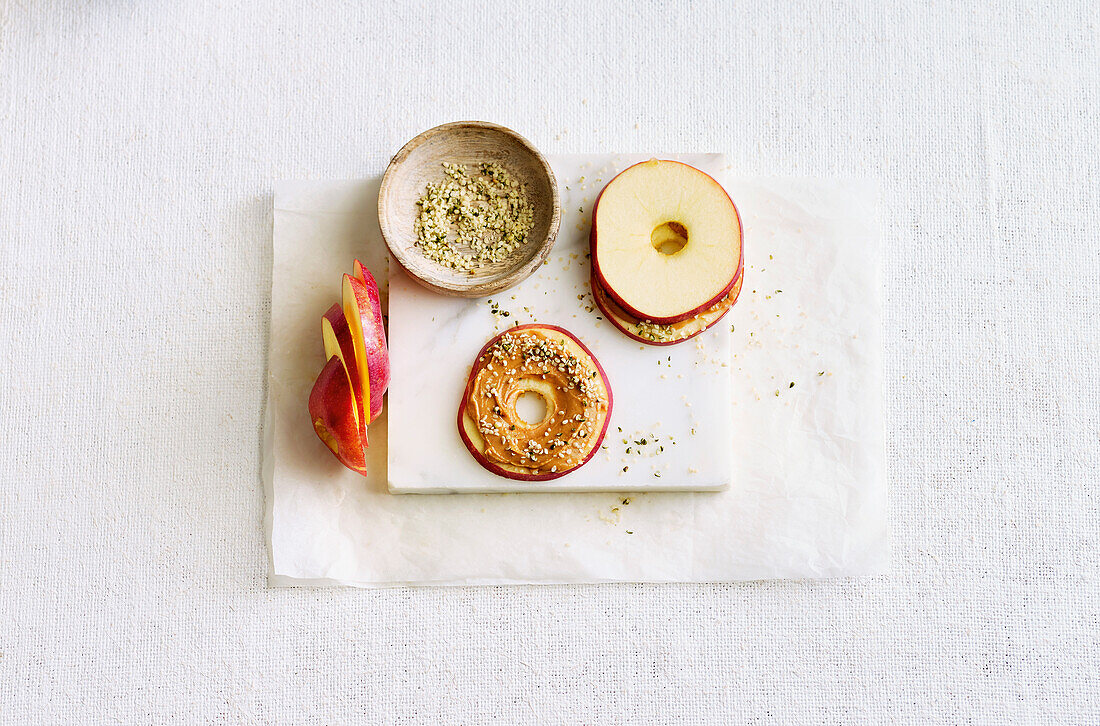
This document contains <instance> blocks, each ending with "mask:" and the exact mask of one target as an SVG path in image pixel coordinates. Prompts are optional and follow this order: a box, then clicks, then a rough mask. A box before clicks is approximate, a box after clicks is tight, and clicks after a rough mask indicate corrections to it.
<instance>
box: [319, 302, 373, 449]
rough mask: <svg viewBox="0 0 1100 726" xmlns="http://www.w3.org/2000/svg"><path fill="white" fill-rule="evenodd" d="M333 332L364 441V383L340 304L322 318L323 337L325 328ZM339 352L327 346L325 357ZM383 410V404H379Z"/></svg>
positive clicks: (365, 413) (365, 434)
mask: <svg viewBox="0 0 1100 726" xmlns="http://www.w3.org/2000/svg"><path fill="white" fill-rule="evenodd" d="M326 326H327V327H329V328H330V329H331V330H332V336H333V337H334V338H335V339H336V344H337V346H338V347H339V349H340V350H339V355H340V362H341V363H342V364H343V366H344V368H345V370H346V371H347V374H348V379H349V380H350V381H351V392H352V394H353V396H354V397H355V406H356V415H357V416H358V417H359V429H360V434H361V436H362V437H363V440H364V441H366V439H367V423H369V422H368V421H367V418H368V416H367V410H366V409H367V406H364V405H363V383H362V381H361V380H360V378H359V371H358V370H357V369H356V368H355V346H354V345H352V342H351V328H349V327H348V319H347V318H346V317H344V310H343V308H341V307H340V303H334V304H333V306H332V307H330V308H329V309H328V310H326V311H325V314H324V315H322V316H321V337H322V338H324V337H325V327H326ZM336 354H337V351H333V350H329V349H328V345H327V344H326V346H325V355H329V356H331V355H336ZM379 408H381V404H379Z"/></svg>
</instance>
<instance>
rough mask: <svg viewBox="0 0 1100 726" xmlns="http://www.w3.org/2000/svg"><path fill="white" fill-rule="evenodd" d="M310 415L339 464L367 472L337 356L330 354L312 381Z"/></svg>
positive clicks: (351, 398) (356, 419)
mask: <svg viewBox="0 0 1100 726" xmlns="http://www.w3.org/2000/svg"><path fill="white" fill-rule="evenodd" d="M309 416H310V418H311V419H312V420H313V430H314V431H315V432H316V433H317V438H319V439H321V441H322V442H324V444H325V446H327V447H328V449H329V451H331V452H332V454H333V456H335V457H336V458H337V459H338V460H339V461H340V463H341V464H343V465H344V466H346V467H347V468H349V469H351V470H352V471H354V472H356V473H357V474H362V475H364V476H366V473H367V467H366V457H365V454H364V452H363V446H364V442H363V439H362V438H360V431H361V427H360V423H359V417H358V416H357V415H356V413H355V396H354V394H353V393H352V390H351V384H350V383H349V379H348V372H347V370H346V369H345V368H344V365H343V363H341V362H340V359H339V358H338V357H337V356H332V357H331V358H329V359H328V361H327V362H326V363H325V367H324V368H322V369H321V374H320V375H318V376H317V380H316V381H314V382H313V390H312V391H310V394H309Z"/></svg>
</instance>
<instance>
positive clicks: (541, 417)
mask: <svg viewBox="0 0 1100 726" xmlns="http://www.w3.org/2000/svg"><path fill="white" fill-rule="evenodd" d="M549 409H550V405H549V404H548V403H547V401H546V399H545V398H544V397H543V396H542V394H541V393H536V392H535V391H525V392H524V393H521V394H520V395H519V397H518V398H516V415H517V416H519V417H520V419H521V420H522V421H523V423H525V424H527V425H528V426H536V425H538V424H540V423H542V422H543V421H545V420H546V414H547V412H548V411H549Z"/></svg>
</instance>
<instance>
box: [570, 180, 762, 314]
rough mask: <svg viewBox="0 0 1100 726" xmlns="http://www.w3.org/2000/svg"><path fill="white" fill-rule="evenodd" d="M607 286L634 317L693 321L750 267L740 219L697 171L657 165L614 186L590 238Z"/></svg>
mask: <svg viewBox="0 0 1100 726" xmlns="http://www.w3.org/2000/svg"><path fill="white" fill-rule="evenodd" d="M590 243H591V248H592V249H591V252H592V269H593V272H594V274H595V275H596V278H597V279H598V280H599V282H600V286H601V287H602V288H603V289H604V290H605V291H606V292H607V294H608V295H609V296H610V297H611V298H612V299H614V300H615V302H617V303H618V304H619V305H620V306H621V307H622V309H623V310H624V311H626V312H627V313H628V314H629V315H630V316H631V317H634V318H637V319H638V320H649V321H651V322H653V323H657V324H662V325H664V324H668V323H676V322H679V321H681V320H687V319H688V318H691V317H692V316H694V315H696V314H697V313H700V312H702V311H704V310H706V309H708V308H710V307H713V306H714V305H715V304H717V303H718V301H719V300H721V299H722V298H724V297H725V296H726V294H727V293H728V292H729V291H730V288H732V287H733V283H734V281H735V280H736V279H737V277H738V275H740V274H741V268H742V267H743V264H744V263H743V256H742V250H741V247H742V229H741V218H740V216H739V215H738V213H737V207H736V206H734V204H733V201H732V200H731V199H730V198H729V195H728V194H726V191H725V189H723V188H722V185H721V184H719V183H718V182H716V181H715V180H714V179H712V178H711V177H710V176H708V175H707V174H705V173H703V172H702V171H700V170H698V169H696V168H695V167H692V166H688V165H687V164H682V163H680V162H678V161H663V160H658V159H652V160H650V161H645V162H642V163H640V164H635V165H634V166H632V167H630V168H628V169H626V170H625V171H623V172H622V173H620V174H619V175H618V176H616V177H615V178H614V179H612V180H611V181H610V182H609V183H608V184H607V186H606V187H604V189H603V191H601V192H600V195H599V197H598V198H597V199H596V205H595V208H594V209H593V212H592V232H591V235H590Z"/></svg>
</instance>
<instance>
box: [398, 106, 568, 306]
mask: <svg viewBox="0 0 1100 726" xmlns="http://www.w3.org/2000/svg"><path fill="white" fill-rule="evenodd" d="M378 223H379V226H380V227H381V228H382V236H383V238H385V240H386V246H387V247H389V250H390V253H391V254H392V255H393V256H394V258H396V260H397V262H398V263H399V264H400V265H401V266H402V267H403V268H405V271H406V272H408V273H409V275H410V276H411V277H412V278H413V279H414V280H416V281H417V282H419V283H420V284H421V285H423V286H425V287H427V288H428V289H430V290H434V291H436V292H439V293H442V294H444V295H457V296H461V297H484V296H486V295H492V294H494V293H497V292H500V291H501V290H506V289H508V288H509V287H512V286H513V285H516V284H518V283H520V282H522V281H523V280H525V279H527V278H528V277H530V275H531V274H532V273H533V272H534V271H535V270H536V269H537V268H538V266H539V265H541V264H542V263H543V261H545V260H546V257H547V256H548V255H549V254H550V250H551V248H552V247H553V246H554V240H555V238H556V237H557V234H558V227H559V225H560V223H561V207H560V203H559V199H558V184H557V181H556V180H555V179H554V172H553V171H551V169H550V165H549V164H548V163H547V162H546V159H545V158H543V156H542V154H540V153H539V151H538V149H536V148H535V147H534V146H532V145H531V142H529V141H528V140H527V139H525V138H523V137H522V136H520V135H519V134H517V133H516V132H514V131H512V130H510V129H507V128H504V127H503V126H497V125H496V124H490V123H485V122H482V121H458V122H455V123H449V124H443V125H442V126H436V127H435V128H433V129H429V130H427V131H425V132H424V133H422V134H420V135H419V136H417V137H416V138H414V139H413V140H412V141H410V142H409V143H407V144H405V145H404V146H403V147H402V148H401V150H400V151H398V152H397V154H396V155H395V156H394V157H393V160H392V161H390V164H389V166H388V167H386V173H385V174H384V175H383V177H382V187H381V189H380V190H379V192H378Z"/></svg>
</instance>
